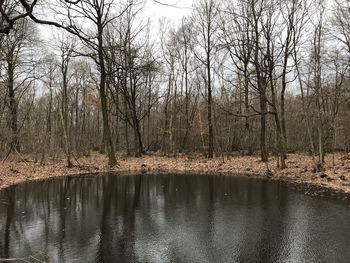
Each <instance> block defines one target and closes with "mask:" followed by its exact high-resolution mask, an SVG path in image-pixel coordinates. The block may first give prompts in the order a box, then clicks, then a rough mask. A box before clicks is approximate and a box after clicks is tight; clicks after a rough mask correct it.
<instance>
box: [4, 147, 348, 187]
mask: <svg viewBox="0 0 350 263" xmlns="http://www.w3.org/2000/svg"><path fill="white" fill-rule="evenodd" d="M25 159H26V161H24V160H17V161H16V160H12V161H8V162H5V163H2V164H0V188H5V187H7V186H10V185H13V184H18V183H21V182H26V181H33V180H41V179H46V178H52V177H59V176H66V175H79V174H86V173H102V172H111V171H112V172H117V174H118V173H119V174H120V173H125V172H126V173H140V172H146V173H152V174H154V173H184V174H186V173H191V174H213V175H215V174H217V175H242V174H243V175H254V176H258V177H269V178H270V179H271V180H287V181H292V182H297V183H305V184H312V185H317V186H323V187H327V188H330V189H333V190H337V191H341V192H345V193H350V158H348V156H344V154H340V153H337V154H335V163H336V165H335V167H333V166H332V155H328V156H327V157H326V167H325V168H326V170H325V172H324V173H322V174H321V173H314V172H313V171H312V167H313V161H312V157H311V156H308V155H305V154H290V155H289V157H288V160H287V165H288V168H287V169H285V170H280V169H278V168H277V167H276V160H275V159H274V158H273V157H272V158H271V160H270V162H269V169H270V170H271V172H272V173H271V174H268V173H267V167H266V165H265V164H264V163H262V162H260V161H259V157H258V156H244V157H242V156H239V155H237V156H231V157H225V158H224V160H223V158H222V157H217V158H214V159H212V160H207V159H205V158H204V157H202V156H199V155H182V156H177V157H166V156H161V155H157V154H153V155H146V156H144V157H143V158H134V157H128V158H125V157H124V156H123V155H121V154H119V155H118V161H119V166H118V167H114V168H109V167H108V166H107V158H106V157H105V156H104V155H101V154H98V153H92V154H91V156H90V157H83V158H79V160H78V161H79V164H78V163H77V162H75V164H76V165H75V166H74V167H73V168H71V169H68V168H67V167H65V163H64V160H56V161H51V162H47V163H46V164H45V165H41V164H39V163H35V162H34V161H33V160H31V159H30V158H29V157H28V156H26V158H25ZM321 175H322V176H321ZM321 177H324V178H321Z"/></svg>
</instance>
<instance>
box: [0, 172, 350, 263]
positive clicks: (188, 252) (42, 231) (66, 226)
mask: <svg viewBox="0 0 350 263" xmlns="http://www.w3.org/2000/svg"><path fill="white" fill-rule="evenodd" d="M0 200H1V203H0V226H1V228H0V258H21V257H29V256H30V255H38V254H40V255H46V256H47V258H49V260H48V261H50V262H74V261H75V262H115V261H116V259H117V260H118V262H215V261H219V262H278V261H287V262H318V260H321V261H323V262H330V261H332V262H347V259H348V258H350V252H349V250H348V246H347V244H348V240H349V238H350V224H349V223H348V218H350V210H349V209H347V207H346V205H344V204H343V203H339V202H335V201H332V200H326V199H320V198H312V197H307V196H304V195H302V194H300V193H298V192H296V191H292V190H290V189H289V188H288V187H287V186H286V185H285V184H283V183H277V182H267V181H262V180H253V179H248V178H230V177H210V176H171V175H169V176H149V175H137V176H101V177H93V178H92V177H86V178H76V177H67V178H64V179H56V180H51V181H46V182H38V183H31V184H24V185H20V186H17V187H10V188H8V189H6V190H4V191H0ZM320 226H321V228H320Z"/></svg>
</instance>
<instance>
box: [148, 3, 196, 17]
mask: <svg viewBox="0 0 350 263" xmlns="http://www.w3.org/2000/svg"><path fill="white" fill-rule="evenodd" d="M194 2H195V0H146V6H145V12H146V13H147V14H148V15H149V16H150V17H151V18H152V19H154V20H158V19H159V18H161V17H167V18H168V19H170V20H172V21H174V22H176V21H179V20H181V18H182V17H183V16H186V15H189V14H190V13H191V11H192V6H193V4H194Z"/></svg>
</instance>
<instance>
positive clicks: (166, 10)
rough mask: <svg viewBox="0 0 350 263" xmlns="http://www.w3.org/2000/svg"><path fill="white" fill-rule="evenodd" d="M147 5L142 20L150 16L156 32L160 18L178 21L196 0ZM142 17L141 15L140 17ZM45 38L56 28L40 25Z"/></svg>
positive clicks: (149, 1) (155, 0)
mask: <svg viewBox="0 0 350 263" xmlns="http://www.w3.org/2000/svg"><path fill="white" fill-rule="evenodd" d="M144 1H145V6H144V10H143V12H142V14H143V17H142V20H143V21H145V20H146V19H147V18H148V17H150V18H151V19H152V22H153V23H152V27H153V28H152V29H151V32H152V33H153V34H155V33H156V32H157V30H158V28H159V19H161V18H167V19H168V20H169V21H170V22H171V23H174V24H176V23H178V22H179V21H181V18H182V17H184V16H188V15H190V14H191V12H192V7H193V4H194V3H195V1H196V0H144ZM140 18H141V17H140ZM39 28H40V33H41V36H42V38H43V39H47V38H48V37H51V36H52V34H55V32H57V31H56V28H53V27H49V26H39Z"/></svg>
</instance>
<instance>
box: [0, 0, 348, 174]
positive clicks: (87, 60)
mask: <svg viewBox="0 0 350 263" xmlns="http://www.w3.org/2000/svg"><path fill="white" fill-rule="evenodd" d="M155 2H157V3H158V4H159V5H168V4H167V3H163V2H162V1H155ZM144 5H145V1H142V0H76V1H72V0H51V1H49V2H46V1H37V0H32V1H27V0H19V1H15V0H1V1H0V13H1V17H0V32H1V34H0V46H1V49H0V131H1V132H0V149H1V151H0V156H1V160H3V161H5V160H6V159H8V158H9V156H11V155H15V156H22V155H26V154H31V156H34V158H35V161H36V162H39V163H45V162H46V161H47V160H48V159H57V158H63V157H64V158H65V159H66V165H67V166H68V167H71V166H72V165H73V159H74V158H79V157H80V156H88V155H89V154H90V153H91V152H93V151H99V152H100V153H105V154H106V155H107V156H108V163H109V165H110V166H114V165H116V164H117V162H118V160H117V158H116V153H117V152H123V153H125V155H126V156H136V157H141V156H143V155H145V154H149V153H155V152H157V153H160V154H163V155H167V156H177V155H181V154H189V153H198V154H201V155H202V156H205V158H209V159H210V158H213V157H215V156H226V155H230V154H231V153H233V152H238V153H239V154H240V155H242V156H245V155H256V154H259V155H260V158H261V160H262V161H263V162H267V161H268V160H269V158H270V156H277V157H278V158H277V160H278V167H279V168H281V169H284V168H286V167H287V164H286V158H288V154H290V153H295V152H303V153H307V154H309V155H310V156H312V158H313V160H314V165H315V169H316V171H322V169H323V165H324V159H325V157H324V156H325V155H326V154H328V153H334V152H339V151H341V152H348V151H349V150H350V148H349V147H350V122H349V120H350V81H349V77H350V72H349V56H350V4H349V2H348V1H343V0H337V1H326V0H317V1H308V0H252V1H246V0H231V1H215V0H200V1H197V2H195V3H194V5H193V7H192V8H191V14H190V15H188V16H184V17H183V18H182V19H181V20H180V21H178V23H171V22H169V21H168V20H167V19H166V18H163V19H161V20H159V21H153V20H152V19H151V18H150V17H145V15H144V13H143V8H144ZM174 8H176V6H174ZM180 12H181V10H180ZM50 30H51V31H50ZM49 32H51V37H50V36H49V35H50V33H49ZM62 156H63V157H62Z"/></svg>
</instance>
